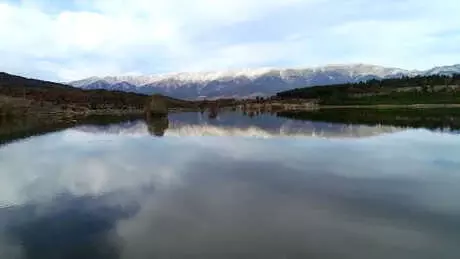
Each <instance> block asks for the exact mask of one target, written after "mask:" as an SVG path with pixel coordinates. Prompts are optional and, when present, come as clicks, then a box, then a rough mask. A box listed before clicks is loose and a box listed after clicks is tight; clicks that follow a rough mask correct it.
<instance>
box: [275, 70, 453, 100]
mask: <svg viewBox="0 0 460 259" xmlns="http://www.w3.org/2000/svg"><path fill="white" fill-rule="evenodd" d="M276 96H277V98H280V99H285V100H287V99H316V100H318V101H319V103H320V104H325V105H374V104H458V103H460V74H453V75H437V74H434V75H425V76H415V77H403V78H395V79H384V80H376V79H373V80H368V81H366V82H360V83H350V84H340V85H332V86H316V87H303V88H297V89H292V90H289V91H283V92H280V93H277V94H276Z"/></svg>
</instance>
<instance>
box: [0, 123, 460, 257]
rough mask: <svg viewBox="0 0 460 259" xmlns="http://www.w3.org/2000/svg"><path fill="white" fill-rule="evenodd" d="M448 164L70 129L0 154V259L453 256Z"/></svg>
mask: <svg viewBox="0 0 460 259" xmlns="http://www.w3.org/2000/svg"><path fill="white" fill-rule="evenodd" d="M219 117H220V118H222V117H221V116H219ZM133 123H134V124H135V122H133ZM459 153H460V138H459V137H458V136H456V135H450V134H442V133H433V132H429V131H425V130H407V131H404V132H398V133H394V134H387V135H381V136H377V137H373V138H363V139H322V138H302V139H299V138H276V137H274V138H271V139H255V138H239V137H231V136H223V137H208V138H197V137H183V138H161V139H153V138H151V137H150V136H149V135H136V134H121V135H116V134H105V133H102V134H101V133H98V132H96V133H90V132H84V131H81V130H80V129H70V130H66V131H63V132H58V133H53V134H49V135H45V136H42V137H37V138H33V139H30V140H29V141H26V142H20V143H15V144H12V145H9V146H6V147H3V148H1V149H0V258H122V259H124V258H130V259H131V258H330V259H335V258H337V259H338V258H341V259H342V258H353V259H355V258H357V259H360V258H409V259H411V258H414V259H415V258H417V259H419V258H422V259H423V258H448V259H449V258H458V253H459V252H460V248H459V247H458V243H459V242H460V233H459V232H458V229H459V227H460V201H459V200H458V199H457V198H456V197H458V196H459V195H460V192H459V189H458V184H460V175H459V174H458V169H459V168H460V157H459V156H458V154H459ZM24 161H27V163H24Z"/></svg>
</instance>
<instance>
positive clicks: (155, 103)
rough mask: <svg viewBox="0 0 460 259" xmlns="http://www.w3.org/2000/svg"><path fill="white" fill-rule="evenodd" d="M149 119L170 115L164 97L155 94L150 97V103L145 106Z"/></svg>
mask: <svg viewBox="0 0 460 259" xmlns="http://www.w3.org/2000/svg"><path fill="white" fill-rule="evenodd" d="M145 113H146V115H147V118H150V117H164V116H167V115H168V106H167V104H166V101H165V98H164V97H163V96H162V95H159V94H154V95H152V96H151V97H150V100H149V102H148V103H147V104H146V106H145Z"/></svg>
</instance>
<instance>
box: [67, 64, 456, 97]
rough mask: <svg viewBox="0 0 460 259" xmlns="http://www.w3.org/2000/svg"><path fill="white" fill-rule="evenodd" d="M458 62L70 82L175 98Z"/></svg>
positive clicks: (448, 70) (355, 78)
mask: <svg viewBox="0 0 460 259" xmlns="http://www.w3.org/2000/svg"><path fill="white" fill-rule="evenodd" d="M456 73H460V65H453V66H444V67H435V68H433V69H431V70H427V71H417V70H404V69H400V68H392V67H383V66H376V65H369V64H362V63H357V64H332V65H327V66H318V67H310V68H286V69H281V68H272V67H264V68H257V69H240V70H228V71H207V72H180V73H167V74H157V75H144V76H136V75H124V76H107V77H91V78H87V79H83V80H80V81H75V82H71V83H70V84H71V85H73V86H75V87H81V88H86V89H109V90H121V91H127V92H137V93H143V94H152V93H160V94H165V95H168V96H172V97H176V98H185V99H196V98H201V97H203V96H204V97H207V98H217V97H248V96H254V95H256V94H257V95H272V94H275V93H277V92H280V91H284V90H289V89H293V88H298V87H307V86H315V85H331V84H343V83H354V82H361V81H365V80H370V79H374V78H375V79H383V78H395V77H401V76H417V75H433V74H442V75H452V74H456Z"/></svg>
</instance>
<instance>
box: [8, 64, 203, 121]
mask: <svg viewBox="0 0 460 259" xmlns="http://www.w3.org/2000/svg"><path fill="white" fill-rule="evenodd" d="M149 98H150V97H149V96H148V95H145V94H138V93H127V92H123V91H110V90H104V89H98V90H85V89H80V88H75V87H72V86H69V85H65V84H59V83H53V82H48V81H42V80H36V79H30V78H24V77H20V76H16V75H10V74H7V73H0V116H2V115H18V114H24V113H34V112H43V113H46V112H56V111H69V112H75V113H79V112H80V113H81V112H85V111H89V110H107V111H110V110H138V111H140V110H143V109H144V106H145V104H146V103H147V102H148V100H149ZM160 98H164V100H165V102H166V104H167V106H168V108H176V107H177V108H185V107H196V105H197V104H196V103H192V102H187V101H182V100H178V99H174V98H169V97H166V96H160Z"/></svg>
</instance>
